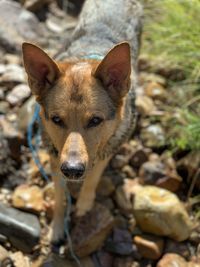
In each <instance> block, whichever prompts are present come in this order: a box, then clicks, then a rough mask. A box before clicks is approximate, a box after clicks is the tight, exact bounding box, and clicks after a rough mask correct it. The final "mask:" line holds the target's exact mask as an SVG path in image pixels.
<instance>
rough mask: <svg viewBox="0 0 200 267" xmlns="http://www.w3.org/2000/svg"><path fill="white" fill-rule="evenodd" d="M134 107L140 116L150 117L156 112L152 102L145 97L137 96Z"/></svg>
mask: <svg viewBox="0 0 200 267" xmlns="http://www.w3.org/2000/svg"><path fill="white" fill-rule="evenodd" d="M135 105H136V108H137V110H138V113H139V114H141V115H142V116H150V115H151V114H152V113H153V112H154V111H155V110H156V106H155V105H154V102H153V100H152V99H151V98H150V97H148V96H145V95H138V96H137V98H136V101H135Z"/></svg>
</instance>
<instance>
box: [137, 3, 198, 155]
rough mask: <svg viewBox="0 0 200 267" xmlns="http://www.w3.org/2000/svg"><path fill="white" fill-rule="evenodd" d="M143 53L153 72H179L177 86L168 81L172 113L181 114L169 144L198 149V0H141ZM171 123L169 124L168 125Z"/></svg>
mask: <svg viewBox="0 0 200 267" xmlns="http://www.w3.org/2000/svg"><path fill="white" fill-rule="evenodd" d="M143 2H144V6H145V17H146V19H145V27H144V34H143V49H142V51H143V53H145V54H147V55H148V57H149V59H150V60H152V61H153V62H154V64H153V66H154V69H155V68H160V67H162V68H166V69H174V70H175V71H176V70H181V71H182V72H183V74H184V75H183V78H182V81H180V82H174V81H168V86H169V95H171V99H170V100H169V102H170V105H171V113H173V112H174V109H175V108H178V109H179V110H181V109H182V111H181V116H182V120H181V122H180V120H178V119H174V120H173V123H171V125H168V128H169V129H170V128H172V129H170V131H169V139H170V143H171V144H172V145H173V147H177V146H178V147H179V148H181V149H195V150H196V149H200V96H199V93H200V40H199V37H200V23H199V21H200V0H156V1H155V0H144V1H143ZM169 123H170V122H169Z"/></svg>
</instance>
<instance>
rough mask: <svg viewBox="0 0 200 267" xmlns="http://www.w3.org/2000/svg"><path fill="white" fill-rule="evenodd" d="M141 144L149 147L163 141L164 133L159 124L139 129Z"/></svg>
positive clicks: (160, 143)
mask: <svg viewBox="0 0 200 267" xmlns="http://www.w3.org/2000/svg"><path fill="white" fill-rule="evenodd" d="M140 136H141V139H142V141H143V144H144V145H145V146H147V147H150V148H155V147H159V146H161V145H163V144H164V143H165V133H164V131H163V128H162V127H161V125H159V124H152V125H150V126H147V127H145V128H143V129H142V130H141V135H140Z"/></svg>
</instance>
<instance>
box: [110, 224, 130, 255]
mask: <svg viewBox="0 0 200 267" xmlns="http://www.w3.org/2000/svg"><path fill="white" fill-rule="evenodd" d="M105 248H106V250H107V251H109V252H111V253H114V254H117V255H121V256H128V255H130V254H131V253H132V252H133V245H132V237H131V234H130V232H129V231H127V230H125V229H119V228H116V229H114V231H113V237H112V239H111V240H107V241H106V244H105Z"/></svg>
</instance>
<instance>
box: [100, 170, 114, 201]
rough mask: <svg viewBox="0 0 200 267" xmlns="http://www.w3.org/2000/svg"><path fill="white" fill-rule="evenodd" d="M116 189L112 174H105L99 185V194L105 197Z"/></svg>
mask: <svg viewBox="0 0 200 267" xmlns="http://www.w3.org/2000/svg"><path fill="white" fill-rule="evenodd" d="M114 190H115V186H114V184H113V182H112V179H111V177H110V176H105V175H103V176H102V177H101V180H100V183H99V185H98V187H97V194H99V195H100V196H103V197H109V196H110V195H111V194H112V193H113V192H114Z"/></svg>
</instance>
